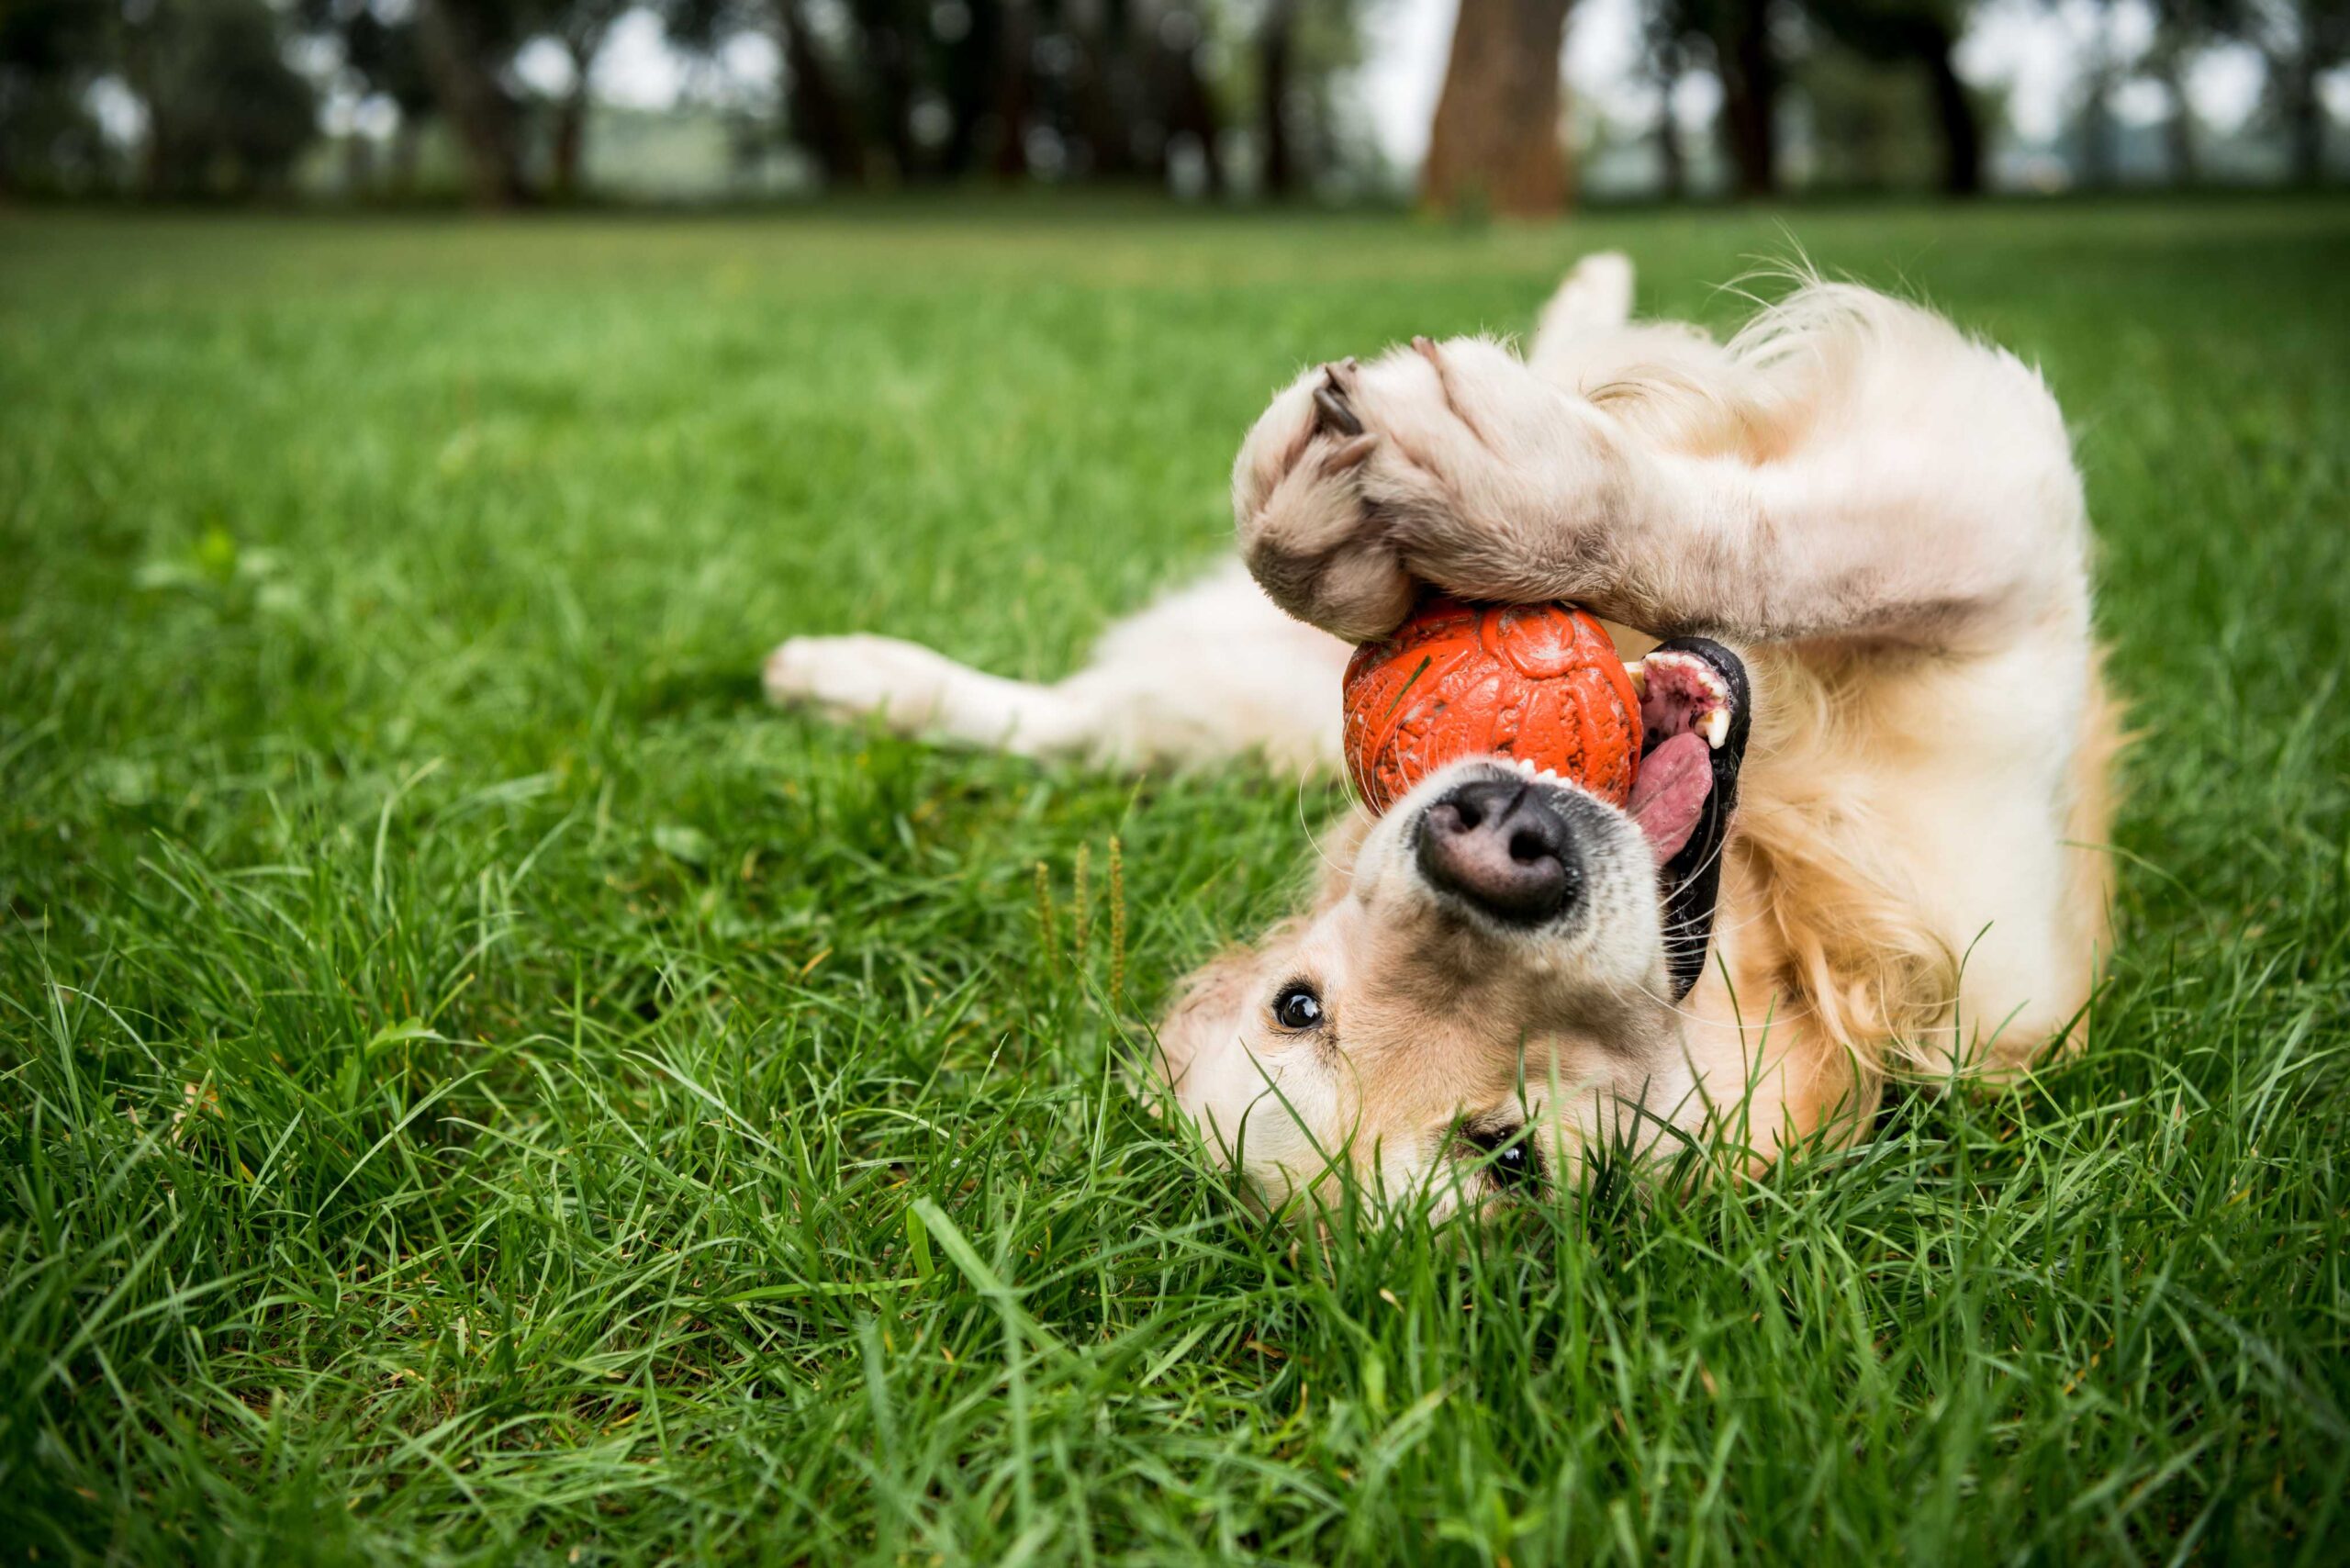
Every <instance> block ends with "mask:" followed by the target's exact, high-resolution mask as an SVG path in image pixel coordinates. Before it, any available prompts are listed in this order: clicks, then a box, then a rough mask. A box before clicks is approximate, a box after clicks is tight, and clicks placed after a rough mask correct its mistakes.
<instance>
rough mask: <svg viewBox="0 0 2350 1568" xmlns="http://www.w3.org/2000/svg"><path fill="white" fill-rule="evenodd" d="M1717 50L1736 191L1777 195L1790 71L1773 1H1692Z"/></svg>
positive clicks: (1723, 121)
mask: <svg viewBox="0 0 2350 1568" xmlns="http://www.w3.org/2000/svg"><path fill="white" fill-rule="evenodd" d="M1691 8H1692V9H1693V10H1694V11H1695V13H1696V15H1697V17H1698V18H1699V19H1700V21H1701V22H1702V23H1703V25H1704V28H1705V32H1706V35H1707V39H1708V40H1709V41H1710V42H1711V43H1712V45H1713V50H1714V70H1715V72H1716V73H1717V74H1718V76H1719V77H1720V79H1721V84H1722V118H1721V124H1722V132H1723V135H1724V137H1725V139H1726V140H1727V141H1728V144H1729V157H1730V163H1731V166H1732V167H1733V168H1735V169H1736V170H1737V171H1738V191H1739V194H1740V196H1747V197H1750V198H1753V197H1762V196H1776V195H1777V194H1778V191H1779V89H1780V88H1781V87H1782V86H1783V85H1785V81H1786V68H1785V64H1784V63H1783V62H1781V60H1780V58H1779V47H1778V42H1777V40H1776V39H1774V38H1773V36H1772V30H1771V11H1772V6H1771V0H1691Z"/></svg>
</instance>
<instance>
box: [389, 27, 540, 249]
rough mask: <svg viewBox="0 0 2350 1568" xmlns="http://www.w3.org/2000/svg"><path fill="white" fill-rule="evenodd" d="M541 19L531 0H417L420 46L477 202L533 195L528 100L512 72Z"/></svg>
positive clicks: (502, 203)
mask: <svg viewBox="0 0 2350 1568" xmlns="http://www.w3.org/2000/svg"><path fill="white" fill-rule="evenodd" d="M542 21H543V15H542V14H540V12H539V7H538V6H536V5H534V4H533V3H532V0H417V38H418V41H419V43H420V46H421V48H420V54H421V57H422V59H423V62H424V65H425V69H426V71H427V73H429V74H430V75H431V79H432V90H433V97H434V100H435V101H436V102H437V103H438V104H439V106H440V108H441V113H442V117H443V118H446V120H447V121H448V123H449V127H450V129H453V130H454V131H455V132H456V135H457V145H458V150H459V151H461V152H462V153H463V154H464V164H465V182H466V185H467V188H468V189H469V190H470V192H471V194H472V196H473V199H474V201H475V202H476V204H477V205H479V206H482V207H511V206H513V205H514V204H515V203H517V202H520V201H523V200H525V199H527V198H528V197H529V196H530V195H531V187H530V181H529V179H528V177H527V174H526V173H525V170H524V166H523V105H522V101H521V97H520V95H519V94H518V93H516V92H515V91H514V89H513V87H512V85H511V84H510V82H509V73H511V71H512V68H513V64H514V56H515V53H516V51H518V50H520V49H521V47H522V45H523V44H524V43H526V42H528V41H529V40H530V39H531V37H532V34H533V33H535V32H536V31H538V29H539V25H540V23H541V22H542Z"/></svg>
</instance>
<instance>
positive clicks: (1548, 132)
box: [1420, 0, 1570, 217]
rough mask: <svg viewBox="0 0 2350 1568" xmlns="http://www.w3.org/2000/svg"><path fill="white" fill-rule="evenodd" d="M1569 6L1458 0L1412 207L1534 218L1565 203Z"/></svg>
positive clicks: (1564, 1) (1554, 1) (1547, 1)
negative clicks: (1418, 201) (1417, 199)
mask: <svg viewBox="0 0 2350 1568" xmlns="http://www.w3.org/2000/svg"><path fill="white" fill-rule="evenodd" d="M1569 4H1570V0H1460V17H1459V18H1458V19H1457V20H1456V21H1455V22H1454V24H1453V28H1452V56H1451V60H1450V62H1449V63H1448V64H1447V65H1446V67H1445V73H1444V88H1443V91H1442V92H1441V94H1440V95H1438V98H1437V106H1436V122H1435V124H1434V125H1433V126H1431V127H1430V128H1429V131H1428V151H1427V163H1426V165H1425V166H1424V167H1423V168H1422V170H1421V172H1420V194H1421V198H1422V199H1423V200H1424V201H1426V202H1427V204H1428V205H1429V206H1430V207H1436V208H1438V210H1440V211H1449V210H1454V209H1459V208H1463V207H1486V208H1489V209H1491V210H1492V211H1494V212H1499V213H1507V214H1512V215H1516V216H1525V217H1543V216H1548V215H1550V214H1553V213H1557V212H1560V211H1561V210H1563V209H1564V208H1565V207H1566V205H1567V199H1568V196H1569V194H1570V193H1569V188H1568V170H1567V153H1566V145H1565V142H1564V140H1563V139H1562V137H1561V127H1560V123H1559V115H1560V73H1559V50H1560V48H1561V45H1562V43H1563V42H1564V41H1565V34H1566V25H1567V7H1568V6H1569Z"/></svg>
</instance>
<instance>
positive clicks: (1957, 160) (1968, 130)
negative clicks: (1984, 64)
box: [1926, 27, 1983, 196]
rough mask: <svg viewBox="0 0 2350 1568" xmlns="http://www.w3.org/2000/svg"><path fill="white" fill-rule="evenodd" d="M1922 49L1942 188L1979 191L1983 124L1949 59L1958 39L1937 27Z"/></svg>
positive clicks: (1956, 193) (1967, 192)
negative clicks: (1938, 146) (1930, 86)
mask: <svg viewBox="0 0 2350 1568" xmlns="http://www.w3.org/2000/svg"><path fill="white" fill-rule="evenodd" d="M1934 31H1935V35H1936V36H1935V37H1934V38H1933V39H1932V40H1931V42H1930V47H1929V48H1928V49H1927V50H1926V73H1927V75H1928V77H1929V78H1930V80H1931V82H1932V84H1933V95H1934V119H1935V123H1937V124H1938V125H1940V126H1941V128H1942V191H1943V193H1944V194H1945V195H1948V196H1980V195H1982V194H1983V125H1982V122H1981V121H1980V120H1979V119H1977V118H1975V100H1974V99H1973V98H1972V97H1970V96H1968V95H1967V91H1966V84H1965V83H1964V82H1963V81H1961V80H1959V75H1958V67H1957V64H1956V63H1955V62H1953V59H1952V58H1951V57H1952V56H1953V54H1954V53H1956V52H1957V50H1958V39H1957V38H1956V37H1954V36H1953V34H1952V33H1951V32H1950V31H1949V30H1948V29H1946V28H1941V27H1937V28H1935V29H1934Z"/></svg>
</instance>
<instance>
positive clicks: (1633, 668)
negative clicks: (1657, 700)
mask: <svg viewBox="0 0 2350 1568" xmlns="http://www.w3.org/2000/svg"><path fill="white" fill-rule="evenodd" d="M1624 673H1625V674H1626V675H1628V676H1630V677H1631V678H1632V689H1633V690H1634V691H1636V692H1638V693H1639V694H1640V695H1641V696H1642V697H1646V696H1647V695H1648V694H1649V666H1647V665H1645V664H1635V663H1633V662H1632V661H1631V660H1630V659H1626V660H1625V661H1624Z"/></svg>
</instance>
